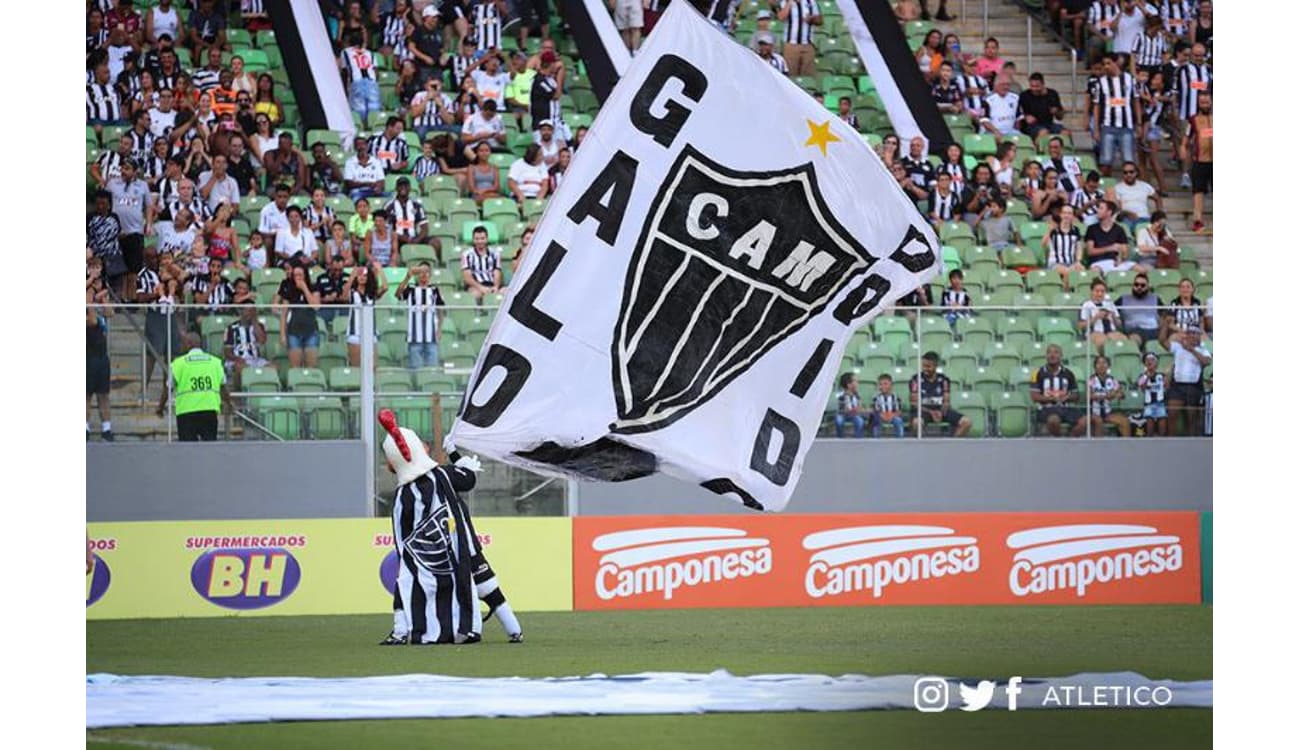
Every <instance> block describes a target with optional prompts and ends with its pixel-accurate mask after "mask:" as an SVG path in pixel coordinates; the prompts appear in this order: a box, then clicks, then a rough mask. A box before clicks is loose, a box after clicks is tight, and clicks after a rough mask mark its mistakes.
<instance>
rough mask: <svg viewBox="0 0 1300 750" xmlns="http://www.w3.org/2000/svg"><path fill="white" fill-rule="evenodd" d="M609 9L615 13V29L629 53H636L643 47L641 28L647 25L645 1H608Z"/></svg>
mask: <svg viewBox="0 0 1300 750" xmlns="http://www.w3.org/2000/svg"><path fill="white" fill-rule="evenodd" d="M608 2H609V8H610V10H612V11H613V12H614V27H615V28H617V29H618V33H619V36H621V37H623V44H624V45H626V46H627V48H628V50H629V51H632V52H635V51H636V49H637V48H638V47H640V46H641V28H642V27H643V26H644V25H645V16H644V8H643V7H642V5H643V0H608Z"/></svg>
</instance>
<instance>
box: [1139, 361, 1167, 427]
mask: <svg viewBox="0 0 1300 750" xmlns="http://www.w3.org/2000/svg"><path fill="white" fill-rule="evenodd" d="M1159 363H1160V358H1159V357H1157V356H1156V353H1155V352H1147V353H1146V355H1144V356H1143V357H1142V364H1143V365H1144V366H1145V369H1143V370H1142V374H1141V375H1139V376H1138V379H1137V388H1138V390H1139V391H1141V392H1142V418H1143V419H1145V420H1148V421H1147V429H1146V434H1147V437H1150V436H1152V435H1159V436H1161V437H1164V436H1165V434H1166V433H1167V432H1168V430H1169V419H1168V417H1169V412H1168V410H1167V409H1166V408H1165V374H1164V373H1163V372H1159V371H1158V370H1157V369H1156V366H1157V365H1158V364H1159Z"/></svg>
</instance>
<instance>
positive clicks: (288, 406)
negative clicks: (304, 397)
mask: <svg viewBox="0 0 1300 750" xmlns="http://www.w3.org/2000/svg"><path fill="white" fill-rule="evenodd" d="M244 373H245V374H247V373H248V371H247V370H245V371H244ZM252 408H253V411H254V414H255V417H254V418H255V419H256V420H257V421H259V422H260V423H261V424H262V425H263V426H265V427H266V429H267V430H269V431H270V432H271V434H273V435H275V436H276V437H278V438H280V439H281V440H299V439H301V438H302V424H301V417H300V415H299V411H298V399H296V398H289V397H286V396H261V397H258V398H257V399H256V400H255V401H254V402H253V404H252Z"/></svg>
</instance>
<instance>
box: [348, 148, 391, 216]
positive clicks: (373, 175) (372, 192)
mask: <svg viewBox="0 0 1300 750" xmlns="http://www.w3.org/2000/svg"><path fill="white" fill-rule="evenodd" d="M353 148H354V149H355V150H356V154H355V155H353V156H352V157H350V158H349V159H348V160H347V162H346V163H345V164H344V165H343V189H344V190H346V191H347V193H348V197H349V198H351V199H352V200H354V201H359V200H363V199H365V198H371V197H380V196H382V195H383V194H384V165H383V163H381V162H380V161H379V160H378V159H376V158H374V157H372V156H371V155H370V144H369V143H368V142H367V141H366V139H365V138H361V137H357V138H356V139H355V140H354V141H353Z"/></svg>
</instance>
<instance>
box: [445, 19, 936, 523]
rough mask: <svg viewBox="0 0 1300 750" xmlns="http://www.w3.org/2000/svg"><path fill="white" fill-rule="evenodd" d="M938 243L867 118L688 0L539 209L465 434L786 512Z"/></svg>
mask: <svg viewBox="0 0 1300 750" xmlns="http://www.w3.org/2000/svg"><path fill="white" fill-rule="evenodd" d="M740 81H743V82H744V85H743V86H741V85H738V82H740ZM938 249H939V242H938V240H937V239H936V237H935V236H934V233H933V232H932V231H931V229H930V228H929V226H928V225H927V224H926V223H925V222H924V220H923V219H922V217H921V216H920V215H919V214H918V213H917V212H916V209H915V208H914V207H913V206H912V203H911V201H910V200H908V198H907V196H905V195H904V194H903V192H902V191H901V190H900V189H899V188H898V185H897V183H896V182H895V181H894V180H893V178H892V177H891V176H890V174H889V173H888V172H887V170H886V169H885V168H884V165H883V164H881V162H880V161H879V159H878V158H877V157H876V155H875V154H874V153H873V152H872V151H871V149H870V148H869V147H868V146H867V144H866V143H865V142H864V141H863V140H862V139H861V137H860V136H859V135H858V134H857V133H856V132H854V130H853V129H852V128H851V127H849V126H848V125H847V124H846V123H843V122H842V121H840V120H839V118H837V117H835V116H834V115H833V114H832V113H830V112H827V111H826V110H825V109H824V108H822V107H821V106H820V105H819V104H817V102H816V101H815V100H813V99H812V98H811V97H809V96H808V95H807V94H805V93H804V92H802V91H800V90H799V88H798V87H797V86H795V85H794V84H793V83H791V82H790V81H789V80H787V79H786V77H785V76H783V75H781V74H779V73H777V72H776V70H775V69H773V68H772V67H771V66H770V65H768V64H767V63H766V62H765V61H764V60H762V59H761V58H759V57H758V56H757V55H755V54H754V53H753V52H751V51H750V50H748V49H747V48H745V47H743V46H741V45H738V44H734V43H731V42H730V41H729V40H727V39H726V38H725V36H724V35H722V34H721V32H719V31H718V30H717V29H716V28H715V27H713V26H712V25H711V24H709V22H708V21H707V20H705V19H704V18H703V17H702V16H701V15H700V14H699V13H698V12H697V11H696V10H695V9H694V8H692V7H691V6H690V4H689V3H673V4H672V5H671V6H670V7H669V9H668V10H667V11H666V12H665V14H664V16H663V17H662V18H661V20H660V21H659V25H658V27H657V28H656V31H655V33H654V34H652V35H650V37H649V38H648V39H647V42H646V44H645V46H643V47H642V49H641V51H639V52H638V54H637V56H636V57H635V58H634V59H633V61H632V64H631V66H630V67H629V69H628V71H627V73H626V75H624V76H623V78H622V79H621V80H620V81H619V83H618V86H617V87H616V88H615V89H614V91H613V92H612V94H611V95H610V98H609V99H608V101H607V102H606V103H605V105H604V106H603V107H601V110H600V114H599V116H598V117H597V118H596V121H595V123H594V124H593V126H592V129H591V131H590V132H589V133H588V135H587V139H586V140H585V141H583V145H582V149H581V150H580V151H579V153H578V155H577V156H575V158H574V160H573V163H572V165H571V166H570V167H569V173H567V174H566V179H565V181H564V183H563V184H562V185H561V187H560V189H559V191H558V192H557V193H556V195H555V196H554V198H553V199H552V202H551V203H550V205H549V207H548V209H547V211H546V213H545V215H544V216H543V218H542V220H541V223H540V225H539V226H538V230H537V233H536V235H535V236H534V237H533V241H532V243H531V245H530V250H529V252H528V254H527V255H526V256H525V258H524V260H523V263H522V265H521V267H520V271H519V274H518V275H517V276H516V277H515V279H514V280H513V282H512V283H511V285H510V289H509V290H508V292H507V296H506V301H505V307H504V310H503V313H504V314H502V315H499V316H497V318H496V320H495V322H494V323H493V326H492V330H491V331H490V333H489V335H488V338H487V341H486V343H485V346H484V350H483V353H482V354H481V355H480V358H479V361H478V363H477V364H476V366H475V369H474V373H473V375H472V377H471V380H470V386H469V389H468V392H467V398H466V400H465V402H464V404H463V406H462V409H461V413H460V415H459V419H458V420H457V422H456V425H455V427H454V428H453V430H452V433H451V436H450V439H451V440H452V441H453V442H454V443H455V444H456V445H457V446H459V447H461V448H462V449H470V450H474V451H478V452H480V453H483V454H485V455H488V456H491V457H493V458H496V459H499V460H502V461H506V462H509V463H514V464H519V465H523V466H526V467H528V468H531V469H534V470H536V471H539V472H542V473H547V474H553V475H562V476H574V477H580V478H587V479H599V480H610V481H618V480H624V479H633V478H636V477H640V476H644V475H646V474H649V473H652V472H654V471H663V472H666V473H669V474H672V475H674V476H677V477H681V478H683V479H686V480H689V481H691V482H695V483H697V484H700V485H702V486H703V487H705V488H707V489H709V490H712V491H714V492H717V493H719V494H729V495H732V496H734V497H735V498H737V499H739V500H740V501H742V502H743V503H744V504H745V505H747V506H749V507H752V508H756V509H763V510H772V511H776V510H781V509H782V508H784V507H785V505H786V502H787V501H788V500H789V497H790V494H791V492H792V491H793V489H794V486H795V483H796V482H797V481H798V478H799V474H800V471H801V468H802V464H803V457H804V455H805V453H806V452H807V450H808V447H809V445H810V444H811V442H812V438H813V436H814V434H815V433H816V430H817V427H818V424H819V422H820V420H821V416H822V411H823V408H824V406H825V404H826V400H827V397H828V396H829V394H830V389H831V387H832V384H833V379H834V376H835V374H836V370H837V368H838V363H839V361H840V358H841V356H842V354H843V351H844V347H845V345H846V344H847V342H848V340H849V337H850V336H851V334H852V333H853V331H854V330H855V329H857V328H858V327H860V326H862V325H863V324H864V323H866V322H867V321H868V320H870V319H871V318H873V317H875V316H876V315H877V314H879V311H880V310H881V308H882V307H884V306H886V305H889V304H891V303H892V302H893V301H894V300H896V299H897V298H899V297H900V296H902V295H904V294H907V293H908V292H910V291H912V290H913V289H915V288H916V287H917V286H919V285H920V284H922V283H924V282H926V281H928V280H929V279H930V278H931V277H933V276H934V275H935V273H936V271H937V267H938V260H937V258H938V256H939V253H938Z"/></svg>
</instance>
